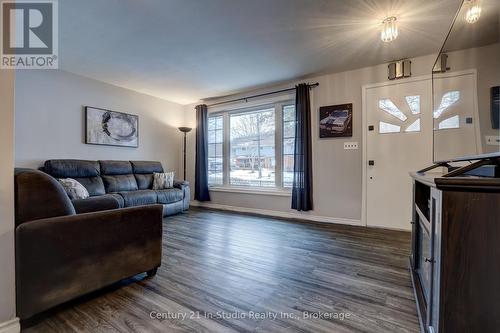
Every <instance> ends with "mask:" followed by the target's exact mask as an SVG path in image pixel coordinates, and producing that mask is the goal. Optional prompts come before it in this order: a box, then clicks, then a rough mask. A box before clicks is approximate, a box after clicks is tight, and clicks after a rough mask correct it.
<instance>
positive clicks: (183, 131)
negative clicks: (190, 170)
mask: <svg viewBox="0 0 500 333" xmlns="http://www.w3.org/2000/svg"><path fill="white" fill-rule="evenodd" d="M191 130H192V128H191V127H179V131H181V132H182V133H184V180H186V136H187V133H188V132H191Z"/></svg>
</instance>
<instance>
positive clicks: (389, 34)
mask: <svg viewBox="0 0 500 333" xmlns="http://www.w3.org/2000/svg"><path fill="white" fill-rule="evenodd" d="M396 21H397V19H396V17H394V16H390V17H386V18H385V19H384V20H383V21H382V24H383V25H384V26H383V27H382V32H381V33H380V39H382V41H383V42H386V43H390V42H392V41H393V40H395V39H396V38H398V23H397V22H396Z"/></svg>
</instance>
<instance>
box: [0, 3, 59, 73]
mask: <svg viewBox="0 0 500 333" xmlns="http://www.w3.org/2000/svg"><path fill="white" fill-rule="evenodd" d="M0 17H1V19H2V26H1V29H2V32H1V62H0V68H2V69H57V68H58V16H57V1H56V0H43V1H37V0H31V1H22V0H21V1H20V0H17V1H2V2H1V14H0Z"/></svg>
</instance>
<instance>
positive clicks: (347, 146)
mask: <svg viewBox="0 0 500 333" xmlns="http://www.w3.org/2000/svg"><path fill="white" fill-rule="evenodd" d="M358 148H359V147H358V143H357V142H344V149H346V150H350V149H358Z"/></svg>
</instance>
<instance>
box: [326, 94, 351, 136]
mask: <svg viewBox="0 0 500 333" xmlns="http://www.w3.org/2000/svg"><path fill="white" fill-rule="evenodd" d="M345 136H352V103H349V104H340V105H329V106H322V107H320V108H319V137H320V138H338V137H345Z"/></svg>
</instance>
